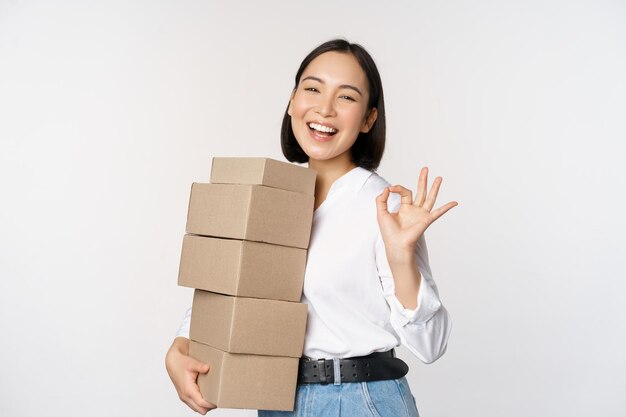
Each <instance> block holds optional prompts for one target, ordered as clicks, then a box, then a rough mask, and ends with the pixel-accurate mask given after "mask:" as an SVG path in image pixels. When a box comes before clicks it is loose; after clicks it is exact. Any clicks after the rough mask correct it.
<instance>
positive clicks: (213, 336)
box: [189, 290, 307, 358]
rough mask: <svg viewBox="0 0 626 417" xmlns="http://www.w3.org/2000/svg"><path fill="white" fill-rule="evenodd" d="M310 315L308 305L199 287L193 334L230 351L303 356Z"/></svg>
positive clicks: (192, 323) (192, 328)
mask: <svg viewBox="0 0 626 417" xmlns="http://www.w3.org/2000/svg"><path fill="white" fill-rule="evenodd" d="M306 317H307V306H306V304H300V303H292V302H289V301H276V300H262V299H259V298H245V297H232V296H230V295H222V294H216V293H212V292H207V291H202V290H196V291H195V292H194V296H193V308H192V312H191V330H190V333H189V336H190V338H191V339H192V340H195V341H197V342H201V343H204V344H206V345H209V346H212V347H214V348H217V349H219V350H223V351H226V352H230V353H249V354H254V355H271V356H289V357H293V358H299V357H300V356H302V349H303V347H304V333H305V330H306Z"/></svg>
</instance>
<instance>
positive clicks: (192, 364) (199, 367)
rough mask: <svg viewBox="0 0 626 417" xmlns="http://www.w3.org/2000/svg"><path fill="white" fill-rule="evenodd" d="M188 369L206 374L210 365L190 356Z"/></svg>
mask: <svg viewBox="0 0 626 417" xmlns="http://www.w3.org/2000/svg"><path fill="white" fill-rule="evenodd" d="M188 369H189V370H190V371H194V372H198V373H200V374H206V373H207V372H209V369H210V366H209V365H208V364H206V363H204V362H200V361H198V360H196V359H194V358H191V357H190V358H189V365H188Z"/></svg>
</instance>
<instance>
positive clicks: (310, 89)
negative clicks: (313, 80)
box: [304, 87, 317, 92]
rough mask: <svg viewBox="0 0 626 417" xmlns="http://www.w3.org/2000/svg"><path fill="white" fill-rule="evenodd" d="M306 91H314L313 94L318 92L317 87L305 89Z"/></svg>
mask: <svg viewBox="0 0 626 417" xmlns="http://www.w3.org/2000/svg"><path fill="white" fill-rule="evenodd" d="M304 91H313V92H317V88H315V87H305V88H304Z"/></svg>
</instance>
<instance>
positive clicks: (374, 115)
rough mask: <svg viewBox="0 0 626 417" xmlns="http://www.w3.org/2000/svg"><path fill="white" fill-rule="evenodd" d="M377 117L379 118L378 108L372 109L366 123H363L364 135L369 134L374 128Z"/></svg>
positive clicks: (362, 130)
mask: <svg viewBox="0 0 626 417" xmlns="http://www.w3.org/2000/svg"><path fill="white" fill-rule="evenodd" d="M377 117H378V110H377V109H376V107H372V108H371V109H370V112H369V114H368V115H367V117H366V118H365V121H364V122H363V127H361V132H362V133H367V132H369V131H370V129H371V128H372V126H374V122H375V121H376V118H377Z"/></svg>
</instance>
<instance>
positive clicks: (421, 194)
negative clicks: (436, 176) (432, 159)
mask: <svg viewBox="0 0 626 417" xmlns="http://www.w3.org/2000/svg"><path fill="white" fill-rule="evenodd" d="M427 184H428V167H424V168H422V169H421V171H420V176H419V179H418V180H417V196H415V201H414V202H413V204H415V205H417V206H419V207H422V205H423V204H424V200H425V199H426V185H427Z"/></svg>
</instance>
